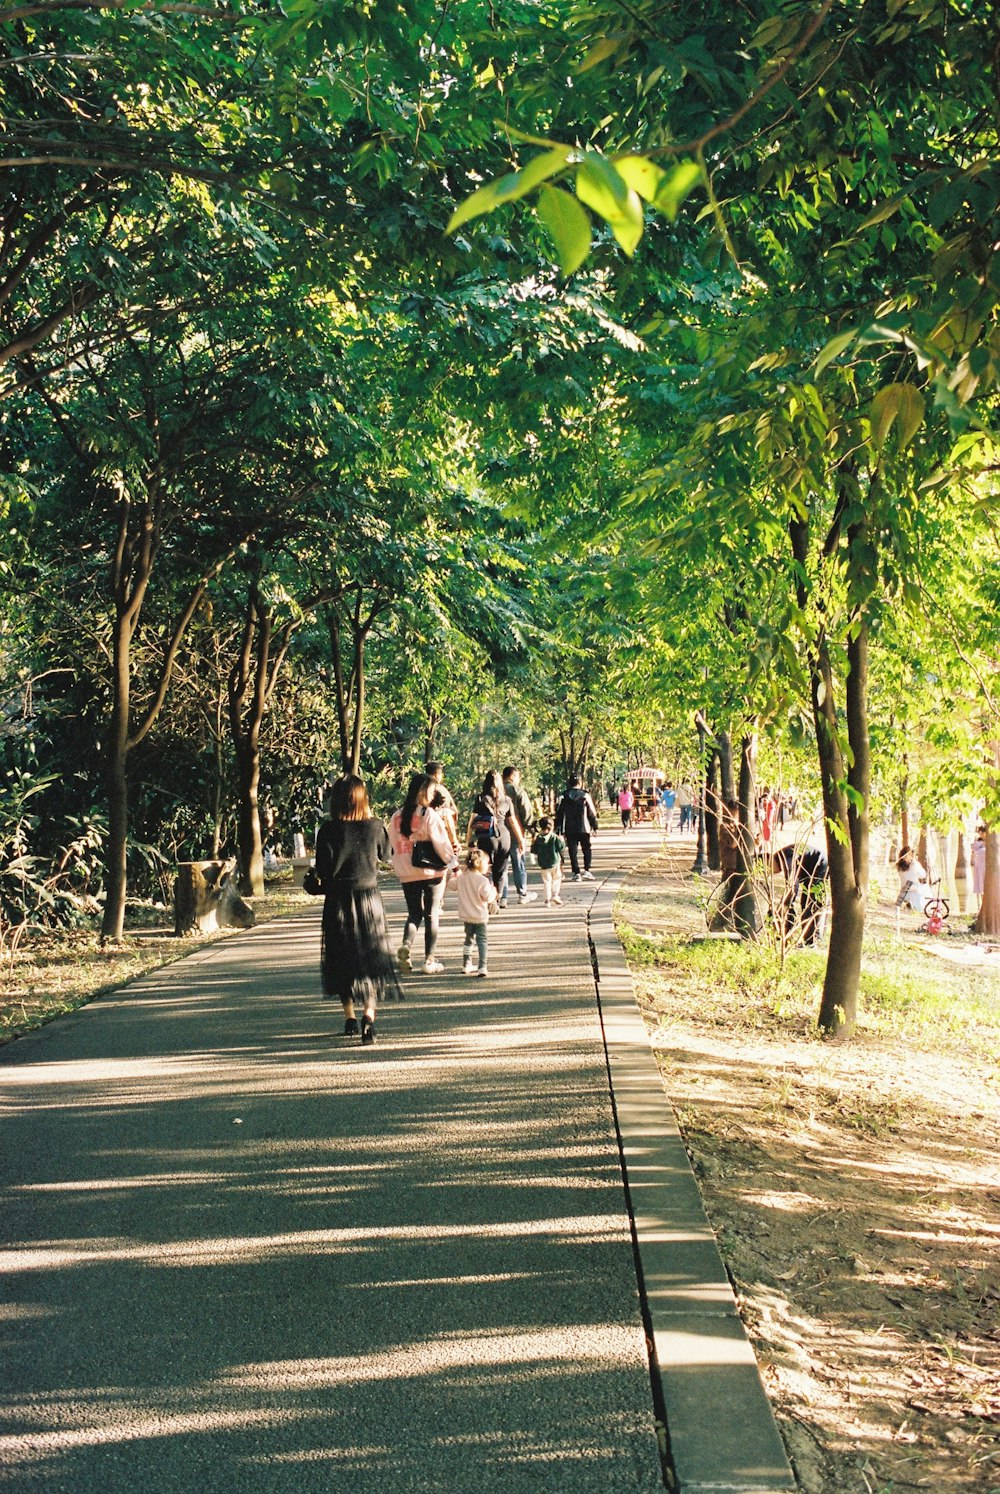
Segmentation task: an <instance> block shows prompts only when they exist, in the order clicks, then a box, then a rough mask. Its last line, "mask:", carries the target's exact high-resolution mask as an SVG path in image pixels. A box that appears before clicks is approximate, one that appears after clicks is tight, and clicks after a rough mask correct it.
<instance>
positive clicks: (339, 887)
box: [316, 773, 403, 1043]
mask: <svg viewBox="0 0 1000 1494" xmlns="http://www.w3.org/2000/svg"><path fill="white" fill-rule="evenodd" d="M388 859H389V832H388V830H387V829H386V828H385V826H384V825H383V823H382V821H381V820H379V819H376V818H375V816H374V815H373V814H372V812H371V808H370V806H369V803H368V790H367V789H366V788H365V785H364V783H363V782H362V780H361V779H360V778H356V777H355V776H354V774H353V773H348V774H345V776H344V777H343V778H338V780H337V782H336V783H335V784H334V785H333V788H332V790H331V793H330V818H329V819H328V820H326V821H325V823H324V824H323V825H321V826H320V830H319V834H318V835H317V837H316V872H317V874H318V876H319V879H320V882H321V883H322V887H323V894H324V902H323V949H322V954H321V956H320V969H321V971H322V976H323V995H324V996H339V997H340V1000H341V1002H342V1004H343V1007H344V1032H345V1033H347V1034H348V1035H353V1034H355V1033H357V1031H358V1019H357V1015H356V1012H355V1006H356V1005H359V1006H361V1008H362V1017H361V1028H360V1031H361V1041H362V1042H363V1043H374V1041H375V1012H376V1009H377V1007H378V1003H379V1001H380V1000H382V999H384V998H385V997H386V996H388V995H392V996H395V997H396V998H397V999H398V1000H400V1001H401V1000H402V999H403V992H402V989H401V987H400V984H399V979H398V977H397V975H396V966H395V962H394V960H393V958H392V954H391V953H390V950H389V936H388V933H387V931H386V926H385V912H384V910H383V908H382V898H381V896H380V895H379V890H378V865H379V862H380V861H387V860H388Z"/></svg>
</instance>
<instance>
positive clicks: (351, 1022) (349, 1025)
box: [344, 1017, 361, 1037]
mask: <svg viewBox="0 0 1000 1494" xmlns="http://www.w3.org/2000/svg"><path fill="white" fill-rule="evenodd" d="M360 1031H361V1028H360V1027H359V1026H358V1019H357V1017H348V1019H347V1021H346V1022H345V1023H344V1036H345V1037H357V1035H358V1033H359V1032H360Z"/></svg>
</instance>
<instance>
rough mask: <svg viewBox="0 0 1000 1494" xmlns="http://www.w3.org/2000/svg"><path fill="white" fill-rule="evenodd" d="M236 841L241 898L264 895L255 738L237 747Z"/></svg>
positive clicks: (258, 768) (258, 772)
mask: <svg viewBox="0 0 1000 1494" xmlns="http://www.w3.org/2000/svg"><path fill="white" fill-rule="evenodd" d="M236 782H237V786H238V800H237V806H236V843H237V845H238V846H239V852H240V854H239V865H240V874H239V889H240V892H241V893H242V894H243V896H244V897H263V896H264V845H263V837H262V836H261V830H260V749H259V747H258V746H257V743H256V741H254V742H248V741H246V740H245V739H244V741H243V742H242V743H241V744H239V745H238V746H237V748H236Z"/></svg>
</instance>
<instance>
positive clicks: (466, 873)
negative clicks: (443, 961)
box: [455, 846, 497, 976]
mask: <svg viewBox="0 0 1000 1494" xmlns="http://www.w3.org/2000/svg"><path fill="white" fill-rule="evenodd" d="M490 865H491V863H490V858H489V856H487V854H486V852H485V851H480V850H478V849H477V848H476V847H475V846H473V847H472V849H471V850H469V851H467V852H466V853H465V861H464V862H463V864H462V866H461V867H460V868H459V870H458V871H457V872H456V874H455V886H456V888H457V890H458V916H459V917H460V918H461V920H462V923H463V924H464V925H465V944H464V946H463V948H462V974H463V975H484V976H485V975H489V973H490V972H489V969H488V967H487V963H486V930H487V927H488V924H489V917H490V912H491V910H492V909H494V908H495V907H496V896H497V890H496V888H495V887H494V885H493V878H492V877H491V876H489V875H488V873H489V870H490ZM474 945H477V946H478V951H479V968H478V969H477V968H476V966H475V965H474V964H473V963H472V950H473V946H474Z"/></svg>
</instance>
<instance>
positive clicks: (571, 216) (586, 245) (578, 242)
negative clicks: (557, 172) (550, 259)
mask: <svg viewBox="0 0 1000 1494" xmlns="http://www.w3.org/2000/svg"><path fill="white" fill-rule="evenodd" d="M538 216H539V218H541V220H542V222H543V223H544V224H545V227H546V228H547V229H548V231H549V233H550V234H551V235H552V237H553V239H554V240H555V246H556V252H557V254H558V255H559V268H560V270H561V271H562V273H563V274H564V275H567V276H568V275H572V273H573V271H574V270H578V269H579V268H580V266H581V265H582V264H583V262H584V260H585V259H586V258H587V255H588V254H589V253H590V219H589V218H588V217H587V214H586V213H585V212H584V211H583V208H582V207H581V206H580V204H579V203H578V202H577V200H576V198H575V197H571V196H570V194H569V193H568V192H564V191H563V190H562V188H560V187H542V189H541V191H540V192H539V194H538Z"/></svg>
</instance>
